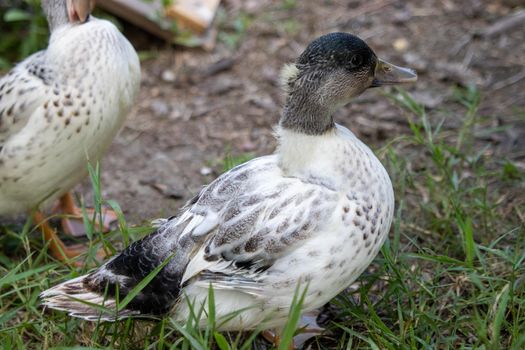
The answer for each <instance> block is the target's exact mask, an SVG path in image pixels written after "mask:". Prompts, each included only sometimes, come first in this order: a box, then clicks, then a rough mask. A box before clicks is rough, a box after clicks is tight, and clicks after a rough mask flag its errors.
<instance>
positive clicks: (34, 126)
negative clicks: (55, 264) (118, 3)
mask: <svg viewBox="0 0 525 350" xmlns="http://www.w3.org/2000/svg"><path fill="white" fill-rule="evenodd" d="M93 6H94V1H93V0H43V1H42V7H43V10H44V12H45V14H46V15H47V19H48V23H49V28H50V31H51V37H50V39H49V46H48V47H47V49H46V50H44V51H40V52H37V53H35V54H33V55H32V56H30V57H28V58H27V59H25V60H24V61H22V62H21V63H19V64H18V65H17V66H16V67H14V68H13V69H12V70H11V71H10V72H9V73H8V74H7V75H6V76H4V77H2V78H1V79H0V215H10V214H15V213H20V212H24V211H29V210H31V209H34V208H35V207H37V206H38V205H40V204H41V203H42V202H47V203H52V202H53V201H54V200H55V199H57V198H61V200H60V204H61V207H62V209H63V212H64V213H66V214H69V215H72V216H75V215H77V216H78V214H79V210H78V208H76V207H75V206H74V203H73V201H72V197H71V195H69V194H68V193H67V191H69V190H70V189H71V188H72V187H73V186H74V185H76V184H77V183H78V182H79V181H80V180H81V179H82V178H83V177H84V176H85V175H86V173H87V162H88V160H89V161H92V162H95V161H97V160H99V159H100V158H101V157H102V155H103V154H104V152H105V151H106V150H107V149H108V147H109V145H110V144H111V141H112V140H113V137H114V136H115V134H116V133H117V131H118V130H119V129H120V127H121V126H122V124H123V122H124V120H125V117H126V114H127V113H128V111H129V109H130V107H131V106H132V103H133V100H134V98H135V96H136V94H137V92H138V88H139V84H140V64H139V60H138V57H137V54H136V52H135V50H134V49H133V47H132V46H131V44H130V43H129V42H128V41H127V40H126V38H125V37H124V36H123V35H122V34H121V33H120V32H119V30H118V29H117V28H116V27H115V26H114V25H113V24H112V23H110V22H108V21H105V20H100V19H97V18H95V17H93V16H91V15H90V12H91V10H92V8H93ZM35 219H36V221H38V222H40V223H41V224H42V228H43V231H44V234H45V237H46V239H47V240H48V241H49V243H50V244H49V248H50V249H51V251H52V252H53V253H54V255H55V256H57V257H59V258H61V257H65V256H68V257H72V256H75V255H77V254H78V253H79V251H78V250H73V249H68V247H66V246H65V245H63V243H62V242H61V241H60V239H59V238H58V237H57V236H56V234H55V232H54V230H53V229H51V228H50V227H49V226H48V225H47V224H46V223H45V221H44V217H43V215H42V214H40V212H37V214H36V215H35ZM63 223H64V224H68V223H70V222H69V221H68V220H64V221H63ZM71 230H72V229H71V228H70V231H71Z"/></svg>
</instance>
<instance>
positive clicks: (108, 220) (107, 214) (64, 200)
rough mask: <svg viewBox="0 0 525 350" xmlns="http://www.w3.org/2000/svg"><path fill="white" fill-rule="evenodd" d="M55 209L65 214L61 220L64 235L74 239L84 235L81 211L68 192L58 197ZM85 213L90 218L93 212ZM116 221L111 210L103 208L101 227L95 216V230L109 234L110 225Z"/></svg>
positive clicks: (88, 210)
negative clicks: (58, 200)
mask: <svg viewBox="0 0 525 350" xmlns="http://www.w3.org/2000/svg"><path fill="white" fill-rule="evenodd" d="M57 209H58V210H59V211H60V213H61V214H65V215H64V217H63V218H62V229H63V230H64V233H66V234H68V235H71V236H74V237H79V236H85V235H86V229H85V226H84V218H83V215H82V210H81V209H80V208H79V207H77V206H76V205H75V201H74V199H73V196H72V195H71V193H70V192H68V193H66V194H64V195H63V196H62V197H60V202H59V205H58V208H57ZM86 212H87V216H88V217H89V218H92V217H93V214H94V212H95V210H94V209H91V208H87V209H86ZM117 220H118V217H117V214H116V213H115V212H114V211H113V210H111V209H105V208H103V209H102V227H101V223H100V220H99V218H98V216H97V217H96V218H95V229H96V230H98V231H102V232H109V231H110V230H111V227H112V225H114V224H115V223H116V222H117Z"/></svg>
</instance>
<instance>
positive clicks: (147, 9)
mask: <svg viewBox="0 0 525 350" xmlns="http://www.w3.org/2000/svg"><path fill="white" fill-rule="evenodd" d="M97 6H99V7H100V8H102V9H104V10H105V11H107V12H110V13H113V14H115V15H116V16H118V17H121V18H123V19H125V20H126V21H128V22H130V23H133V24H134V25H136V26H138V27H140V28H142V29H144V30H146V31H147V32H149V33H151V34H153V35H155V36H158V37H160V38H162V39H165V40H167V41H169V42H172V41H173V39H174V35H173V32H172V31H171V30H169V29H166V28H169V27H170V25H171V23H170V22H169V21H167V20H162V19H159V20H157V19H155V15H156V14H158V13H162V11H163V10H162V8H161V7H160V5H159V3H157V2H151V3H146V2H143V1H141V0H104V1H98V2H97Z"/></svg>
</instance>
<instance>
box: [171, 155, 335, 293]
mask: <svg viewBox="0 0 525 350" xmlns="http://www.w3.org/2000/svg"><path fill="white" fill-rule="evenodd" d="M330 187H331V186H330V185H329V184H327V183H325V182H323V181H320V182H316V183H312V182H305V181H304V180H301V179H298V178H294V177H284V176H283V175H282V173H281V170H280V168H279V167H278V166H277V157H276V156H268V157H262V158H258V159H256V160H253V161H251V162H248V163H245V164H243V165H241V166H239V167H237V168H234V169H232V170H231V171H230V172H228V173H226V174H224V175H223V176H221V177H220V178H218V179H217V180H216V181H215V182H213V183H211V184H210V185H209V186H208V187H206V188H205V189H204V190H203V191H201V193H200V194H199V196H198V198H196V200H195V203H194V204H193V205H192V206H191V207H190V208H189V210H187V211H186V212H185V213H184V214H183V215H182V216H181V217H180V218H179V219H178V220H177V221H176V223H174V224H176V225H180V224H181V223H184V225H185V228H184V230H182V232H181V237H180V239H185V238H186V237H187V236H190V237H191V238H192V240H194V241H197V242H202V243H201V244H200V245H199V249H198V250H197V251H196V253H195V255H194V256H193V257H192V258H191V260H190V262H189V263H188V266H187V267H186V271H185V273H184V276H183V278H182V283H183V284H184V283H187V282H188V281H190V280H192V281H193V282H195V281H202V282H205V284H206V285H207V283H209V282H210V281H211V282H214V287H215V288H230V287H231V288H236V289H238V288H245V289H247V290H256V289H257V283H256V281H257V278H258V276H259V275H260V274H261V272H263V271H264V270H266V269H267V268H268V267H270V266H271V265H272V264H273V263H274V261H275V260H277V259H279V258H280V257H281V256H283V255H285V254H287V253H288V252H289V251H290V250H293V249H294V248H295V247H296V246H297V245H300V244H301V243H302V242H304V241H305V240H307V239H308V238H310V237H311V236H312V235H314V234H315V233H316V232H317V231H318V229H319V226H320V225H323V224H324V223H325V222H327V221H328V219H329V218H330V217H331V216H332V215H333V213H334V209H335V207H336V206H337V204H338V201H339V195H338V194H337V193H336V192H335V191H334V190H332V189H331V188H330Z"/></svg>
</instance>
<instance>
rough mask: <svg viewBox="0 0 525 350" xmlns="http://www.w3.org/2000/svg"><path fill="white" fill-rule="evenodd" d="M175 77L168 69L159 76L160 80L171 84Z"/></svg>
mask: <svg viewBox="0 0 525 350" xmlns="http://www.w3.org/2000/svg"><path fill="white" fill-rule="evenodd" d="M176 77H177V76H176V75H175V72H174V71H172V70H170V69H166V70H165V71H163V72H162V74H161V79H162V80H163V81H165V82H166V83H173V82H174V81H175V79H176Z"/></svg>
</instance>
